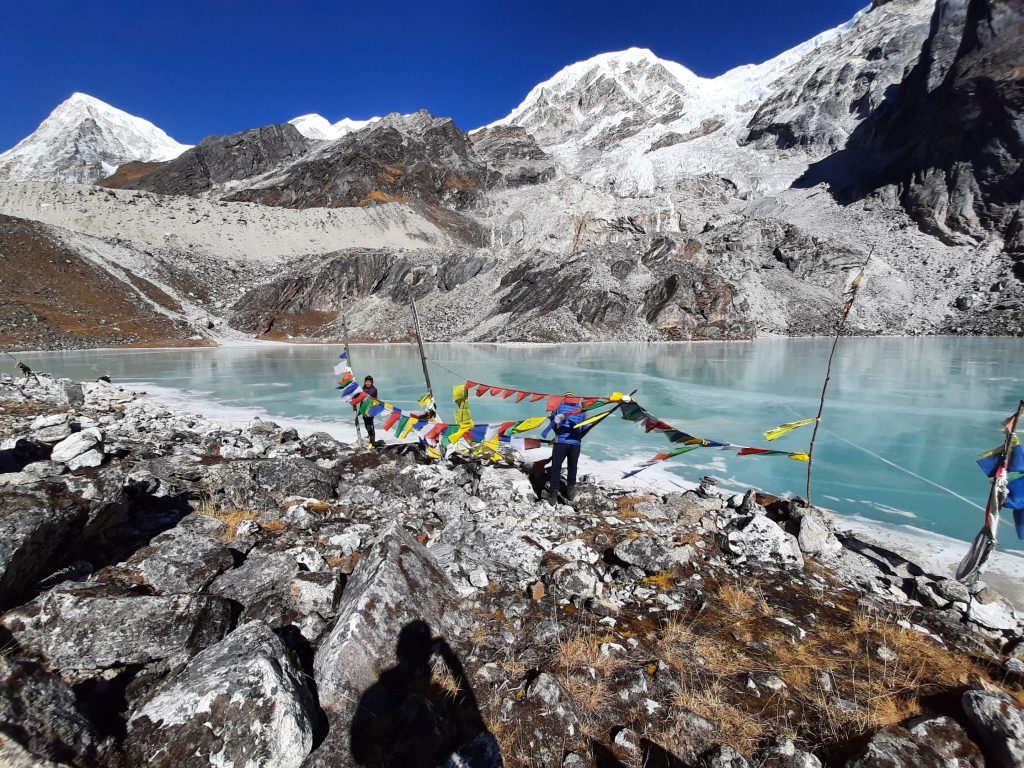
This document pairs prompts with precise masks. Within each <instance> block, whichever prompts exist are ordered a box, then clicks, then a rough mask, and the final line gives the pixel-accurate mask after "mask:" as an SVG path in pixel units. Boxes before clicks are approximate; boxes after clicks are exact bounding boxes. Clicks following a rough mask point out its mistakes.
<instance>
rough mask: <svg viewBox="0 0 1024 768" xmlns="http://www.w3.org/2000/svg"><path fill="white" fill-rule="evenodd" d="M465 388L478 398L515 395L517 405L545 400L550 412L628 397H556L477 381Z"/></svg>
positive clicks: (588, 406) (604, 403)
mask: <svg viewBox="0 0 1024 768" xmlns="http://www.w3.org/2000/svg"><path fill="white" fill-rule="evenodd" d="M463 386H465V388H466V393H467V394H475V395H476V396H477V397H484V396H485V395H490V396H491V397H500V398H502V399H504V400H507V399H508V398H510V397H512V396H513V395H515V399H516V402H517V403H521V402H522V401H523V400H525V399H526V398H530V402H531V403H539V402H540V401H541V400H544V401H546V403H547V405H546V407H547V410H549V411H554V410H557V409H558V406H560V405H561V404H562V403H569V404H570V405H581V406H583V407H584V408H590V407H593V406H597V405H606V404H607V403H612V402H618V401H619V400H621V399H622V398H624V397H626V395H623V394H622V393H621V392H615V393H613V394H612V395H565V394H560V395H556V394H551V393H548V392H531V391H530V390H526V389H515V388H514V387H502V386H497V385H494V384H481V383H480V382H476V381H467V382H466V383H465V384H464V385H463Z"/></svg>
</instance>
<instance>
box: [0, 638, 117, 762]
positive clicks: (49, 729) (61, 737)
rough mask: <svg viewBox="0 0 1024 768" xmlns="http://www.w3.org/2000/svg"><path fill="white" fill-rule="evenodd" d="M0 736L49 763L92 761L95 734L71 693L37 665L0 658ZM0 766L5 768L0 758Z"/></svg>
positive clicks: (63, 684) (95, 743)
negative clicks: (14, 740)
mask: <svg viewBox="0 0 1024 768" xmlns="http://www.w3.org/2000/svg"><path fill="white" fill-rule="evenodd" d="M0 732H4V733H7V734H9V735H11V736H14V737H16V738H17V740H18V741H20V742H21V745H22V746H23V747H27V748H28V749H29V750H31V751H32V752H33V753H34V754H36V755H38V756H40V757H43V758H47V759H50V760H66V761H69V762H71V761H78V760H82V759H84V760H87V761H91V760H93V759H94V758H95V754H96V746H97V744H98V743H99V741H100V736H99V733H98V732H97V730H96V727H95V726H94V725H93V723H92V721H90V720H89V718H88V716H87V715H86V714H85V713H84V712H83V711H82V709H81V708H80V706H79V704H78V701H77V700H76V699H75V693H74V691H72V690H71V688H70V687H68V685H67V684H66V683H65V682H64V681H63V680H61V679H60V678H59V677H57V676H56V675H54V674H51V673H49V672H45V671H43V670H42V669H40V668H39V667H38V666H36V665H31V664H25V663H21V662H17V661H13V660H10V659H4V658H0ZM0 765H8V764H7V763H5V762H3V759H2V756H0Z"/></svg>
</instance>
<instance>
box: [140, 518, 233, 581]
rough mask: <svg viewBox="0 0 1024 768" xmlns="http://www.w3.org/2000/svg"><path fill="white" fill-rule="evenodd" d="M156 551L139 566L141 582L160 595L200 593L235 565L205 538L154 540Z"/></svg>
mask: <svg viewBox="0 0 1024 768" xmlns="http://www.w3.org/2000/svg"><path fill="white" fill-rule="evenodd" d="M150 544H151V546H152V547H154V549H155V550H156V551H155V552H154V553H153V554H152V555H150V556H149V557H147V558H145V559H144V560H143V561H142V562H141V563H140V566H139V567H140V570H141V571H142V576H143V578H144V579H145V580H146V581H147V582H148V583H149V584H151V585H152V586H153V587H154V588H155V589H156V590H157V592H159V593H160V594H164V595H168V594H178V593H181V594H189V593H195V592H201V591H202V590H203V588H204V587H206V586H207V585H208V584H209V583H210V582H211V581H213V580H214V579H215V578H216V577H217V576H218V575H220V574H221V573H222V572H224V571H226V570H227V569H228V568H230V567H231V566H233V565H234V559H233V558H232V557H231V553H230V552H229V551H228V548H227V547H225V546H224V545H223V544H222V543H221V542H219V541H217V540H215V539H211V538H209V537H207V536H198V535H196V534H192V533H185V532H179V531H178V530H177V529H176V530H174V531H173V532H171V533H166V534H162V535H160V536H157V537H156V538H155V539H153V540H152V541H151V542H150Z"/></svg>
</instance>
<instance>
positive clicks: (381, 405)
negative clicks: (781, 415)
mask: <svg viewBox="0 0 1024 768" xmlns="http://www.w3.org/2000/svg"><path fill="white" fill-rule="evenodd" d="M334 372H335V374H336V375H339V376H341V379H340V380H339V381H338V389H339V390H340V392H341V397H342V399H343V400H344V401H345V402H347V403H351V404H352V405H353V406H354V407H355V408H356V410H357V411H358V412H359V413H360V414H361V415H363V416H369V417H376V416H381V417H382V418H383V423H382V425H381V426H382V428H383V429H384V431H385V432H390V433H392V434H394V435H395V436H396V437H398V438H400V439H404V438H406V437H408V436H409V435H410V434H412V433H414V432H415V433H416V436H417V437H420V438H422V439H423V440H424V441H425V442H426V443H427V444H428V445H433V446H440V447H442V448H443V447H445V446H446V445H449V444H453V443H456V442H458V441H459V440H465V441H467V442H469V443H484V444H495V445H496V444H497V443H507V444H508V445H509V446H510V447H511V448H512V449H514V450H529V449H531V448H539V447H541V446H542V445H546V444H547V443H548V442H549V441H546V440H541V439H539V438H532V437H521V436H519V435H520V434H521V433H523V432H529V431H530V430H533V429H537V428H538V427H541V426H543V425H544V424H545V423H547V422H548V421H549V417H548V416H534V417H530V418H526V419H518V420H509V421H502V422H497V423H485V424H477V423H474V422H473V421H472V419H471V417H470V410H469V398H470V396H472V395H475V396H476V397H485V396H488V395H489V396H491V397H500V398H502V399H504V400H509V399H513V398H514V402H516V403H521V402H524V401H528V402H530V403H540V402H543V403H544V409H545V410H546V411H548V412H552V411H556V410H558V408H559V407H560V406H562V405H564V404H568V405H577V406H579V408H580V410H581V411H590V410H593V409H597V408H600V407H602V406H605V405H613V406H616V407H618V408H619V412H620V413H621V414H622V417H623V418H624V419H625V420H626V421H631V422H635V423H638V424H639V425H640V426H642V427H643V428H644V431H645V432H660V433H662V434H664V436H665V437H666V438H667V439H668V441H669V442H670V443H676V444H678V446H679V447H677V448H674V449H673V450H671V451H666V452H663V453H659V454H657V455H655V456H653V457H652V458H651V459H649V460H647V461H645V462H643V463H642V464H640V465H638V466H637V467H635V468H634V469H632V470H630V471H628V472H626V473H625V474H624V475H623V477H632V476H633V475H636V474H638V473H639V472H642V471H643V470H644V469H646V468H647V467H649V466H651V465H653V464H656V463H658V462H660V461H665V460H666V459H670V458H672V457H674V456H680V455H682V454H684V453H688V452H689V451H693V450H696V449H697V448H716V449H718V450H722V451H733V452H735V453H736V454H738V455H739V456H788V457H789V458H791V459H795V460H797V461H806V460H807V458H808V455H807V454H806V453H802V452H794V451H777V450H773V449H770V448H755V447H753V446H747V445H735V444H734V443H729V442H724V441H719V440H710V439H708V438H703V437H698V436H696V435H691V434H689V433H687V432H684V431H682V430H680V429H676V428H675V427H673V426H672V425H671V424H668V423H666V422H665V421H663V420H661V419H659V418H658V417H656V416H654V415H653V414H651V413H650V412H649V411H647V410H645V409H644V408H643V407H641V406H640V405H639V404H638V403H636V402H635V401H633V400H632V398H631V397H630V396H629V395H624V394H623V393H621V392H613V393H612V394H610V395H574V394H562V395H558V394H551V393H548V392H533V391H531V390H524V389H516V388H514V387H505V386H500V385H494V384H483V383H480V382H477V381H471V380H467V381H466V383H465V384H459V385H456V386H455V387H454V388H453V390H452V398H453V400H454V402H455V407H456V411H455V419H456V421H455V423H453V424H449V423H446V422H442V421H439V420H438V419H437V418H435V417H432V416H428V415H427V414H426V413H421V414H410V413H406V412H405V411H403V410H402V409H401V408H396V407H395V406H394V405H392V404H391V403H388V402H385V401H382V400H378V399H377V398H375V397H371V396H370V395H368V394H367V393H366V392H365V391H364V390H363V388H362V387H361V386H359V384H358V382H356V380H355V376H354V375H353V373H352V368H351V366H350V365H349V362H348V358H347V356H346V354H345V353H342V354H341V362H340V363H338V365H337V366H336V367H335V369H334ZM419 405H420V407H421V408H423V410H424V412H426V411H428V410H430V411H431V413H433V411H432V409H433V405H434V403H433V401H432V400H431V398H430V396H429V395H426V396H424V397H423V398H420V400H419ZM613 411H614V408H613V409H610V410H607V411H602V412H600V413H597V414H596V415H594V416H591V417H589V418H588V419H585V420H584V421H583V422H582V424H581V425H580V426H585V427H591V426H593V425H594V424H596V423H597V422H599V421H601V420H602V419H604V418H606V417H607V416H609V415H611V413H612V412H613ZM815 421H816V419H804V420H803V421H795V422H789V423H787V424H780V425H779V426H778V427H776V428H775V429H772V430H769V431H768V432H766V433H765V437H766V438H767V439H769V440H775V439H776V438H778V437H781V436H782V435H785V434H787V433H788V432H790V431H792V430H794V429H797V428H798V427H802V426H804V425H805V424H812V423H814V422H815Z"/></svg>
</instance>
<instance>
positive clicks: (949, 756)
mask: <svg viewBox="0 0 1024 768" xmlns="http://www.w3.org/2000/svg"><path fill="white" fill-rule="evenodd" d="M950 765H957V766H964V767H965V768H968V767H970V768H982V766H983V765H984V762H983V761H982V759H981V755H980V754H979V753H978V749H977V747H976V746H974V744H972V743H971V741H970V739H968V738H967V734H966V733H964V731H963V729H962V728H960V727H959V726H958V725H957V724H956V722H955V721H952V720H950V719H949V718H936V719H935V720H930V721H929V720H923V719H922V720H919V721H917V723H916V724H914V725H913V727H912V729H911V730H907V729H905V728H901V727H898V726H893V727H890V728H885V729H882V730H880V731H878V732H877V733H875V734H874V735H873V736H872V737H871V741H869V742H868V744H867V746H866V747H865V748H864V749H863V750H862V751H861V753H860V754H859V755H857V756H856V757H854V758H852V759H851V760H849V761H848V762H847V763H846V766H847V768H948V766H950Z"/></svg>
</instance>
